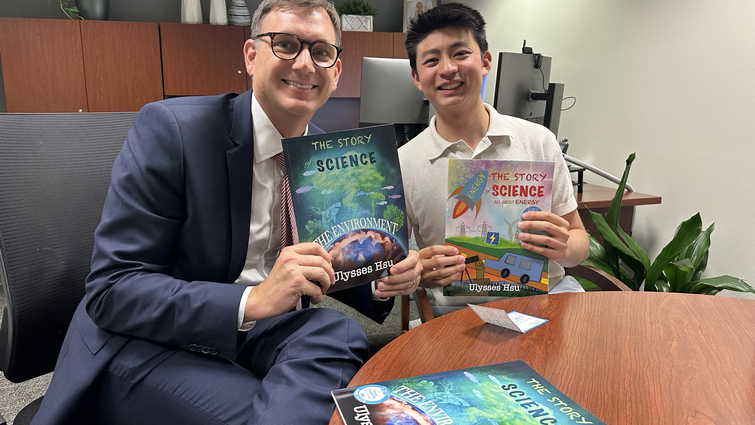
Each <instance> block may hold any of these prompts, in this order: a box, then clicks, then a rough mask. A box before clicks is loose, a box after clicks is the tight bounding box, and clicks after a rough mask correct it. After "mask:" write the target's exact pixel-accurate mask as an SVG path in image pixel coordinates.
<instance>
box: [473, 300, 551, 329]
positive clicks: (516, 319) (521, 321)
mask: <svg viewBox="0 0 755 425" xmlns="http://www.w3.org/2000/svg"><path fill="white" fill-rule="evenodd" d="M467 305H468V306H469V308H471V309H472V311H474V312H475V313H476V314H477V315H478V316H480V319H482V320H483V321H485V322H486V323H490V324H492V325H496V326H501V327H504V328H506V329H511V330H514V331H517V332H521V333H525V332H527V331H529V330H532V329H534V328H536V327H538V326H540V325H542V324H543V323H545V322H547V321H548V320H547V319H541V318H539V317H534V316H529V315H527V314H523V313H520V312H518V311H512V312H511V313H506V311H505V310H502V309H498V308H491V307H483V306H480V305H475V304H467Z"/></svg>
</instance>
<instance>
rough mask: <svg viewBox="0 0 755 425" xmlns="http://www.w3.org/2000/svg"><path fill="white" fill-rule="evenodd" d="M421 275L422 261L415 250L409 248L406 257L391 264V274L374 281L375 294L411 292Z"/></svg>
mask: <svg viewBox="0 0 755 425" xmlns="http://www.w3.org/2000/svg"><path fill="white" fill-rule="evenodd" d="M421 276H422V263H421V262H420V259H419V254H418V253H417V251H412V250H410V251H409V253H408V254H407V256H406V258H404V259H403V260H401V261H400V262H398V263H397V264H394V265H393V266H391V274H390V276H388V277H384V278H382V279H380V280H378V281H377V282H376V285H375V296H378V297H380V298H388V297H395V296H399V295H407V294H411V293H412V292H414V291H415V290H416V289H417V285H418V284H419V279H420V277H421Z"/></svg>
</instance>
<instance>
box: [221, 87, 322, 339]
mask: <svg viewBox="0 0 755 425" xmlns="http://www.w3.org/2000/svg"><path fill="white" fill-rule="evenodd" d="M251 113H252V130H253V133H252V135H253V137H254V164H253V165H252V167H253V168H252V216H251V222H250V224H249V248H248V250H247V253H246V261H245V262H244V269H243V270H242V271H241V275H240V276H239V277H238V278H237V279H236V281H235V282H234V283H238V284H242V285H248V287H247V288H246V290H245V291H244V295H243V296H242V297H241V304H240V305H239V330H249V329H251V328H252V327H253V326H254V322H248V323H243V320H244V311H245V307H246V300H247V298H249V293H250V292H251V291H252V287H253V286H255V285H259V284H260V283H262V281H263V280H265V279H267V276H268V274H270V271H271V270H272V269H273V265H274V264H275V260H276V259H277V258H278V250H279V249H280V240H281V229H280V220H277V219H276V218H277V217H280V214H281V205H280V204H281V181H282V180H283V171H282V170H281V169H280V167H278V161H277V160H276V159H275V156H276V155H277V154H279V153H281V152H283V145H282V144H281V137H282V136H281V134H280V132H279V131H278V130H277V129H276V128H275V126H274V125H273V123H272V122H270V119H269V118H268V117H267V114H265V111H263V110H262V107H261V106H260V104H259V103H258V102H257V98H256V97H254V94H252V109H251ZM308 131H309V129H306V130H305V131H304V135H306V134H307V132H308ZM271 177H272V178H271Z"/></svg>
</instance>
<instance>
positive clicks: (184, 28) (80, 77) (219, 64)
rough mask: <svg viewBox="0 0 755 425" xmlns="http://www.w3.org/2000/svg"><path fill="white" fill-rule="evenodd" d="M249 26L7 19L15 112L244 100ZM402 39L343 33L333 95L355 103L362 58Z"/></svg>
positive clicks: (2, 54)
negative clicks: (192, 99)
mask: <svg viewBox="0 0 755 425" xmlns="http://www.w3.org/2000/svg"><path fill="white" fill-rule="evenodd" d="M250 36H251V33H250V28H249V27H248V26H225V25H189V24H174V23H162V24H156V23H143V22H114V21H71V20H65V19H25V18H0V60H2V67H3V80H4V81H3V83H4V85H5V96H6V104H7V109H8V112H78V111H82V112H87V111H89V112H109V111H137V110H139V109H140V108H141V107H142V106H143V105H144V104H146V103H148V102H152V101H155V100H159V99H163V98H168V97H174V96H187V95H213V94H221V93H226V92H236V93H242V92H244V91H246V90H248V89H250V88H251V87H252V84H251V78H250V77H249V75H248V74H247V72H246V66H245V64H244V48H243V46H244V42H245V41H246V40H247V39H249V37H250ZM405 37H406V35H405V34H403V33H390V32H354V31H345V32H343V33H342V40H341V47H342V48H343V53H342V54H341V62H342V73H341V77H340V80H339V82H338V89H337V90H336V91H335V92H334V93H333V94H332V96H331V97H333V98H347V99H358V98H359V95H360V82H361V75H362V57H364V56H373V57H384V58H392V57H406V53H405V52H404V45H403V43H404V39H405Z"/></svg>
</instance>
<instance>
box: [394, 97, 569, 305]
mask: <svg viewBox="0 0 755 425" xmlns="http://www.w3.org/2000/svg"><path fill="white" fill-rule="evenodd" d="M485 107H486V108H487V110H488V112H489V113H490V124H489V126H488V131H487V133H486V134H485V137H483V138H482V140H481V141H480V143H479V144H478V145H477V148H476V149H475V150H474V151H473V150H472V149H471V148H470V147H469V145H467V144H466V143H465V142H464V141H463V140H458V141H455V142H450V141H447V140H445V139H444V138H443V137H441V136H440V134H438V131H437V130H436V128H435V117H433V118H432V119H431V120H430V125H429V126H428V128H426V129H425V131H423V132H422V133H420V134H419V135H417V137H415V138H414V139H412V140H411V141H410V142H409V143H407V144H406V145H404V146H402V147H401V148H400V149H399V151H398V153H399V161H400V163H401V175H402V177H403V180H404V196H405V197H406V215H407V219H408V224H409V229H410V232H411V233H413V234H414V238H415V240H416V241H417V246H418V247H419V248H420V249H422V248H426V247H428V246H432V245H443V244H444V243H445V226H446V198H447V197H448V187H447V186H448V159H449V158H460V159H506V160H512V161H552V162H554V163H555V175H554V178H553V192H552V193H553V197H552V200H551V212H553V213H554V214H556V215H559V216H563V215H565V214H567V213H570V212H572V211H574V210H575V209H577V201H576V199H574V188H573V186H572V182H571V177H570V175H569V169H568V167H567V165H566V161H564V157H563V155H562V154H561V148H560V147H559V145H558V141H557V140H556V136H554V135H553V133H551V132H550V131H549V130H548V129H547V128H545V127H543V126H541V125H539V124H535V123H531V122H529V121H525V120H522V119H519V118H514V117H510V116H506V115H501V114H499V113H498V112H497V111H496V110H495V109H493V107H492V106H490V105H488V104H485ZM548 275H549V288H552V287H553V286H555V285H556V284H558V283H559V282H560V281H561V279H562V278H563V276H564V269H563V267H561V265H559V264H558V263H556V262H554V261H552V262H550V266H549V271H548ZM431 291H432V292H433V295H434V297H435V300H436V303H437V304H439V305H466V303H467V302H470V303H475V304H477V303H480V302H488V301H493V300H496V299H500V298H499V297H488V298H485V300H484V301H483V300H481V297H444V296H443V293H442V289H441V288H434V289H432V290H431Z"/></svg>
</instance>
